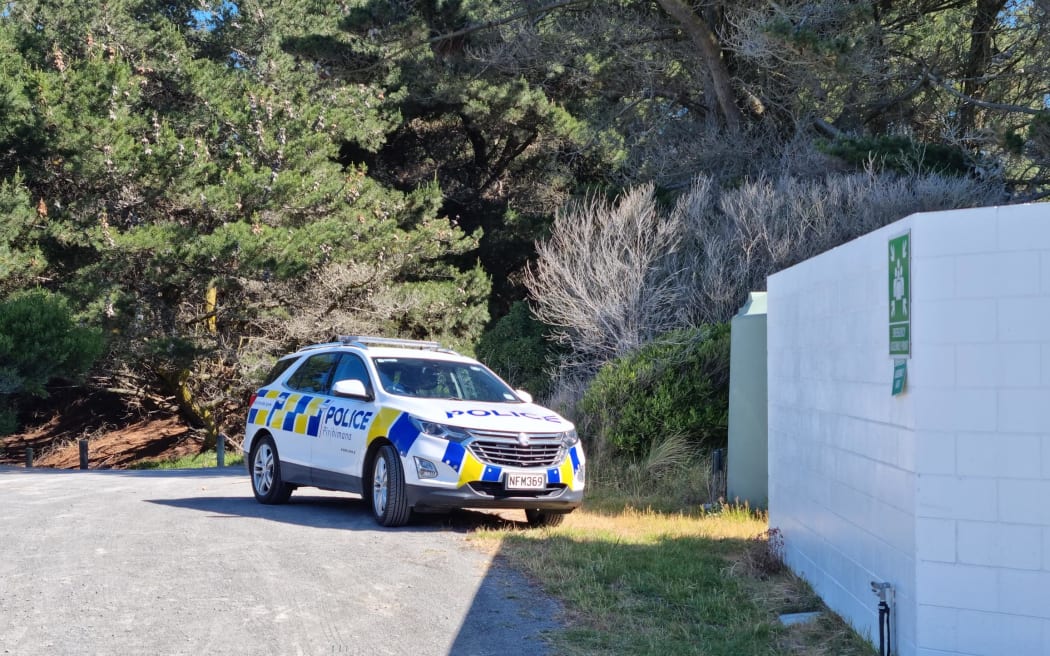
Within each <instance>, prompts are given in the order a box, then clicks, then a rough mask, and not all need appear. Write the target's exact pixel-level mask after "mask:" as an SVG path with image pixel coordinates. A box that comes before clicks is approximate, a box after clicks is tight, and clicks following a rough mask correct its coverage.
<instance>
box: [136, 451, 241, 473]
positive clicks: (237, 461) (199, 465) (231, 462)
mask: <svg viewBox="0 0 1050 656" xmlns="http://www.w3.org/2000/svg"><path fill="white" fill-rule="evenodd" d="M218 466H219V462H218V456H217V454H216V453H215V452H214V451H205V452H203V453H197V454H194V455H188V456H182V457H181V458H174V459H168V460H140V461H138V462H136V463H132V464H131V465H129V466H128V469H203V468H206V467H218ZM226 466H227V467H243V466H244V456H243V455H242V454H240V453H230V452H227V453H226Z"/></svg>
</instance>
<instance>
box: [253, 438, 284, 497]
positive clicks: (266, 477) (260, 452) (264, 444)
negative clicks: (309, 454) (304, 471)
mask: <svg viewBox="0 0 1050 656" xmlns="http://www.w3.org/2000/svg"><path fill="white" fill-rule="evenodd" d="M252 492H254V493H255V499H256V500H257V501H259V503H265V504H278V503H284V502H285V501H288V497H290V496H291V495H292V487H291V486H290V485H288V484H287V483H285V482H284V481H283V480H282V479H281V460H280V458H278V457H277V447H276V446H275V445H274V443H273V439H272V438H271V437H270V436H269V435H265V436H263V437H262V438H260V439H259V440H258V441H257V442H256V443H255V446H254V447H252Z"/></svg>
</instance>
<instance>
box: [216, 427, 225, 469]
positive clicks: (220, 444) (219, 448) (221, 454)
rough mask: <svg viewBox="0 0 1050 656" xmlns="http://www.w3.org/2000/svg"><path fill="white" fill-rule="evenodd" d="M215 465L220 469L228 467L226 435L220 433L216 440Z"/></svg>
mask: <svg viewBox="0 0 1050 656" xmlns="http://www.w3.org/2000/svg"><path fill="white" fill-rule="evenodd" d="M215 464H216V465H218V466H219V467H225V466H226V433H219V436H218V437H217V438H216V440H215Z"/></svg>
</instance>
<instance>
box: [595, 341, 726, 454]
mask: <svg viewBox="0 0 1050 656" xmlns="http://www.w3.org/2000/svg"><path fill="white" fill-rule="evenodd" d="M579 409H580V411H581V412H582V413H583V414H584V415H586V425H587V427H588V432H589V436H590V439H591V440H592V442H594V444H593V446H594V448H595V451H596V452H597V453H607V452H609V451H611V452H612V455H626V456H629V457H632V458H645V457H646V456H647V454H650V453H651V452H652V448H653V446H654V445H657V444H660V443H661V442H663V440H664V439H665V438H666V437H669V436H683V437H685V438H686V439H688V440H689V442H690V443H691V444H693V445H694V446H700V447H703V448H714V447H718V446H722V445H724V444H725V443H726V425H727V418H728V413H729V324H716V325H710V326H703V327H701V328H689V329H680V330H675V331H672V332H670V333H667V334H665V335H663V336H661V337H659V338H658V339H656V340H654V341H652V342H650V343H648V344H646V345H645V346H643V347H642V348H641V349H638V350H637V351H634V352H631V353H629V354H627V355H625V356H622V357H620V358H618V359H616V360H613V361H611V362H609V363H607V364H606V365H605V366H603V367H602V368H601V370H599V372H598V375H597V376H596V377H595V378H594V381H593V382H592V383H591V384H590V386H589V387H588V388H587V391H586V392H585V393H584V396H583V399H582V400H581V401H580V404H579Z"/></svg>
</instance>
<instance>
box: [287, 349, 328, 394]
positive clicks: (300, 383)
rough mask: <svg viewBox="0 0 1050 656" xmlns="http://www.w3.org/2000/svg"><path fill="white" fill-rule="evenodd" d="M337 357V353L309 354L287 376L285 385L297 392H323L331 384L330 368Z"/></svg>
mask: <svg viewBox="0 0 1050 656" xmlns="http://www.w3.org/2000/svg"><path fill="white" fill-rule="evenodd" d="M338 359H339V354H338V353H320V354H318V355H311V356H310V357H309V358H307V359H306V360H305V361H304V362H303V363H302V364H301V365H299V368H298V369H296V370H295V373H293V374H292V375H291V376H290V377H289V378H288V382H287V383H286V385H288V387H290V388H292V389H294V390H297V391H299V392H313V393H315V394H324V393H326V392H327V391H328V386H329V385H331V384H332V380H331V377H332V369H333V368H334V366H335V363H336V360H338Z"/></svg>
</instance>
